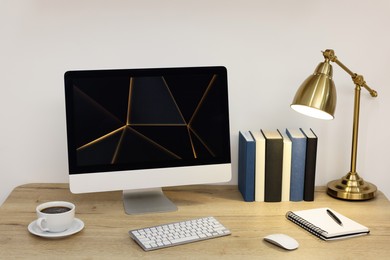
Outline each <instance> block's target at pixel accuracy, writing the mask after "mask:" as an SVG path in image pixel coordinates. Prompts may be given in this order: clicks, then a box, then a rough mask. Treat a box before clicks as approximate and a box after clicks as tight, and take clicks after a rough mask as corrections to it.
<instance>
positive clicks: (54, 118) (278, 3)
mask: <svg viewBox="0 0 390 260" xmlns="http://www.w3.org/2000/svg"><path fill="white" fill-rule="evenodd" d="M389 13H390V1H388V0H374V1H355V0H327V1H313V0H296V1H287V0H285V1H282V0H247V1H239V0H188V1H185V0H165V1H163V0H138V1H137V0H128V1H125V0H122V1H121V0H111V1H109V0H107V1H102V0H100V1H96V0H83V1H80V0H63V1H59V0H50V1H49V0H25V1H22V0H0V88H1V90H2V91H1V95H0V140H1V143H0V204H1V203H2V202H3V201H4V199H5V198H6V197H7V195H8V194H9V193H10V192H11V190H12V189H13V188H14V187H16V186H18V185H20V184H24V183H31V182H67V178H68V176H67V157H66V133H65V110H64V91H63V73H64V72H65V71H66V70H70V69H99V68H137V67H169V66H198V65H224V66H226V67H227V68H228V72H229V88H230V108H231V130H232V139H233V148H234V149H233V164H234V177H233V181H232V183H236V182H237V169H236V168H237V132H238V131H239V130H241V129H259V128H269V129H272V128H285V127H312V128H313V129H314V130H315V131H316V132H317V134H318V136H319V138H320V143H319V151H318V168H317V180H316V183H317V185H324V184H326V183H327V182H328V181H330V180H333V179H337V178H340V177H341V176H343V175H345V174H346V173H347V172H348V171H349V162H350V147H351V132H352V107H353V89H354V86H353V83H352V81H351V79H350V78H349V76H348V75H347V74H346V73H344V72H343V71H342V70H341V68H339V67H337V65H335V66H334V79H335V82H336V86H337V90H338V108H337V111H336V119H335V120H333V121H331V122H329V121H328V122H325V121H319V120H316V119H311V118H308V117H305V116H302V115H299V114H297V113H296V112H294V111H292V110H291V109H290V108H289V104H290V102H291V100H292V97H293V95H294V93H295V91H296V89H297V88H298V86H299V85H300V83H301V82H302V81H303V80H304V79H305V78H306V77H307V76H308V75H309V74H310V73H312V72H313V70H314V68H315V66H316V65H317V64H318V63H319V62H321V61H322V60H323V58H322V54H321V50H325V49H327V48H333V49H335V51H336V54H337V56H338V57H339V58H340V60H341V61H342V62H344V63H345V64H346V65H347V66H349V67H350V68H351V69H352V70H353V71H356V72H358V73H361V74H363V75H364V76H365V79H366V81H367V83H368V85H370V86H372V87H373V88H374V89H376V90H377V91H378V93H379V97H378V98H377V99H373V98H371V97H370V96H369V95H368V93H367V92H365V91H363V92H362V93H363V95H362V106H361V116H360V120H361V121H360V122H361V127H360V139H359V154H358V157H359V158H358V172H359V173H360V174H361V176H362V177H364V179H365V180H368V181H370V182H373V183H375V184H377V186H378V187H379V189H380V190H382V191H384V192H385V194H386V195H387V196H388V197H390V175H389V174H388V168H386V167H387V166H386V165H388V164H387V163H388V162H387V160H388V154H389V153H388V150H387V148H388V147H389V145H390V142H389V138H388V137H387V136H386V131H387V130H388V129H389V127H390V120H389V115H388V113H387V112H388V111H390V97H389V94H390V87H389V81H388V74H389V72H388V71H389V66H390V59H389V58H390V48H389V46H390V36H389V33H388V26H389V25H390V15H389Z"/></svg>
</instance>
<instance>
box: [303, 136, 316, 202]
mask: <svg viewBox="0 0 390 260" xmlns="http://www.w3.org/2000/svg"><path fill="white" fill-rule="evenodd" d="M301 131H302V133H303V134H304V135H305V136H306V138H307V139H306V163H305V178H304V188H303V200H305V201H313V200H314V188H315V177H316V164H317V143H318V138H317V136H316V135H315V134H314V132H313V130H312V129H302V128H301Z"/></svg>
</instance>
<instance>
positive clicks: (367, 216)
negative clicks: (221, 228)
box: [0, 184, 390, 259]
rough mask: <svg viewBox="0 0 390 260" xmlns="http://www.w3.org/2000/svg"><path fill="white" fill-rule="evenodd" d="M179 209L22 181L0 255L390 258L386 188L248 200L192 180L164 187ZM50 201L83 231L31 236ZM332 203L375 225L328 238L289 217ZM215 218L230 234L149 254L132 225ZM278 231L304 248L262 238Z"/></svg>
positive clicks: (8, 204)
mask: <svg viewBox="0 0 390 260" xmlns="http://www.w3.org/2000/svg"><path fill="white" fill-rule="evenodd" d="M165 193H166V195H167V196H168V197H169V198H170V199H171V200H172V201H174V203H175V204H176V205H177V206H178V208H179V210H178V211H176V212H171V213H160V214H146V215H137V216H130V215H126V214H125V213H124V210H123V207H122V193H121V192H106V193H91V194H78V195H77V194H72V193H70V191H69V188H68V185H67V184H28V185H23V186H20V187H17V188H16V189H15V190H14V191H13V192H12V193H11V194H10V196H9V197H8V198H7V200H6V201H5V202H4V204H3V205H2V206H1V208H0V234H1V235H0V259H20V258H30V259H34V258H40V259H42V258H45V257H46V258H54V257H55V258H56V259H64V258H68V259H133V258H135V257H144V258H157V259H215V258H218V257H224V259H239V258H243V257H245V258H246V259H259V257H261V259H298V258H299V259H313V258H316V259H341V258H343V259H361V258H365V259H367V258H372V257H375V259H388V256H389V249H388V245H389V244H390V203H389V201H388V200H387V198H386V197H385V196H384V195H383V194H382V193H381V192H379V194H378V196H377V197H376V198H375V199H373V200H370V201H363V202H347V201H342V200H336V199H333V198H331V197H329V196H328V195H326V194H325V188H324V187H317V188H316V192H315V200H314V202H277V203H265V202H250V203H249V202H244V201H243V200H242V197H241V195H240V193H239V191H238V189H237V186H206V185H205V186H186V187H176V188H167V189H165ZM51 200H67V201H71V202H73V203H75V204H76V217H77V218H80V219H82V220H83V221H84V223H85V228H84V230H82V231H81V232H80V233H78V234H75V235H73V236H70V237H66V238H62V239H45V238H40V237H37V236H34V235H32V234H30V233H29V232H28V230H27V226H28V224H29V223H30V222H31V221H33V220H34V219H35V218H36V215H35V207H36V206H37V205H38V204H40V203H43V202H46V201H51ZM317 207H331V208H332V209H334V210H336V211H338V212H340V213H342V214H344V215H346V216H347V217H349V218H351V219H354V220H356V221H357V222H360V223H362V224H363V225H365V226H367V227H369V228H370V230H371V233H370V235H368V236H363V237H358V238H351V239H346V240H341V241H331V242H326V241H322V240H320V239H318V238H316V237H315V236H313V235H311V234H310V233H308V232H307V231H305V230H303V229H301V228H299V227H297V226H296V225H295V224H293V223H292V222H290V221H288V220H287V219H286V218H285V213H286V212H287V211H289V210H302V209H309V208H317ZM203 216H215V217H216V218H217V219H218V220H219V221H220V222H221V223H223V224H224V225H225V226H226V227H228V228H229V229H230V230H231V231H232V235H231V236H227V237H222V238H217V239H213V240H208V241H202V242H197V243H191V244H187V245H181V246H177V247H171V248H167V249H161V250H157V251H152V252H144V251H143V250H142V249H141V248H140V247H139V246H138V245H137V244H136V243H134V242H133V241H132V240H131V239H130V238H129V236H128V233H127V232H128V230H130V229H135V228H140V227H146V226H152V225H157V224H163V223H169V222H176V221H181V220H187V219H192V218H196V217H203ZM272 233H285V234H287V235H290V236H292V237H294V238H295V239H297V240H298V242H299V244H300V247H299V248H298V249H297V250H295V251H285V250H282V249H279V248H277V247H275V246H273V245H271V244H268V243H266V242H264V241H263V237H264V236H266V235H268V234H272Z"/></svg>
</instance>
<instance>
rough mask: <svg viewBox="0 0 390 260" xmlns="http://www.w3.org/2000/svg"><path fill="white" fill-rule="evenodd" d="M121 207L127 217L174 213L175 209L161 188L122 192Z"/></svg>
mask: <svg viewBox="0 0 390 260" xmlns="http://www.w3.org/2000/svg"><path fill="white" fill-rule="evenodd" d="M123 206H124V208H125V212H126V213H127V214H129V215H133V214H144V213H159V212H168V211H176V210H177V207H176V205H175V204H173V202H172V201H170V200H169V199H168V198H167V197H166V196H165V195H164V193H163V191H162V189H161V188H153V189H139V190H124V191H123Z"/></svg>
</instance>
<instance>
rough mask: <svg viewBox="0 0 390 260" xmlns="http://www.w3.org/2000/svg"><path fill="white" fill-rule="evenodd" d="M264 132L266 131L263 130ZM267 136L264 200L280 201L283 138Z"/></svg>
mask: <svg viewBox="0 0 390 260" xmlns="http://www.w3.org/2000/svg"><path fill="white" fill-rule="evenodd" d="M263 133H264V132H263ZM277 134H278V135H279V137H280V138H277V139H274V138H268V137H267V135H266V134H264V136H265V139H266V141H265V151H266V152H265V182H264V183H265V192H264V201H266V202H280V201H281V200H282V169H283V167H282V165H283V139H282V138H281V136H280V134H279V133H278V132H277Z"/></svg>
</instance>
